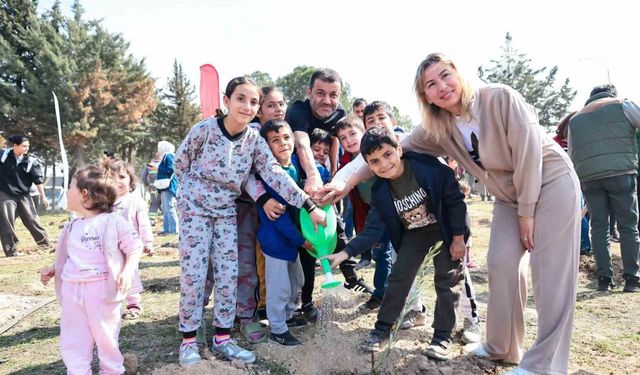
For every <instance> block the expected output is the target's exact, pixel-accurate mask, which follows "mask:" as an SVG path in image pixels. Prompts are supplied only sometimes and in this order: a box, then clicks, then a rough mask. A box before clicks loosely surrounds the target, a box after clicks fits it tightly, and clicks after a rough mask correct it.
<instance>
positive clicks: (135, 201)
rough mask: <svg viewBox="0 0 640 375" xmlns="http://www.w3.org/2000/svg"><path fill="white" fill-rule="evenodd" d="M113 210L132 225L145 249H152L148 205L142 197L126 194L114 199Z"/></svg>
mask: <svg viewBox="0 0 640 375" xmlns="http://www.w3.org/2000/svg"><path fill="white" fill-rule="evenodd" d="M113 211H114V212H117V213H119V214H120V215H122V216H123V217H124V218H125V219H127V221H128V222H129V223H131V225H133V228H134V229H135V230H136V232H137V233H138V237H139V238H140V241H142V245H143V247H144V248H145V249H150V250H153V230H152V229H151V222H150V221H149V213H148V211H149V207H147V203H146V202H145V201H144V200H143V199H142V197H140V196H138V195H135V194H127V195H125V196H123V197H122V198H120V199H118V200H116V203H115V204H114V205H113Z"/></svg>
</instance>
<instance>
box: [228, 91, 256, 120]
mask: <svg viewBox="0 0 640 375" xmlns="http://www.w3.org/2000/svg"><path fill="white" fill-rule="evenodd" d="M223 101H224V105H225V107H227V109H228V110H229V115H228V117H227V118H228V119H230V120H232V121H233V122H234V123H237V124H244V125H246V124H248V123H249V122H251V120H253V118H254V117H256V114H257V113H258V107H259V106H260V93H259V91H258V88H257V87H256V86H254V85H252V84H250V83H244V84H242V85H238V86H237V87H236V88H235V90H234V91H233V93H232V94H231V97H227V96H226V95H225V96H224V97H223Z"/></svg>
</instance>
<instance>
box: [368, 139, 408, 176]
mask: <svg viewBox="0 0 640 375" xmlns="http://www.w3.org/2000/svg"><path fill="white" fill-rule="evenodd" d="M401 157H402V148H400V146H399V145H398V147H397V148H396V147H393V146H391V145H390V144H388V143H383V144H382V146H381V147H380V148H378V149H376V150H373V151H372V152H371V153H370V154H369V155H366V156H365V160H366V161H367V164H368V165H369V168H370V169H371V171H372V172H373V173H374V174H375V175H376V176H378V177H380V178H386V179H389V180H396V179H398V178H399V177H400V176H402V173H404V164H402V159H401Z"/></svg>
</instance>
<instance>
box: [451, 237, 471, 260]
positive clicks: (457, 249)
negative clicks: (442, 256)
mask: <svg viewBox="0 0 640 375" xmlns="http://www.w3.org/2000/svg"><path fill="white" fill-rule="evenodd" d="M466 251H467V246H466V244H465V243H464V236H453V240H452V241H451V246H449V253H451V260H460V259H462V258H464V254H465V253H466Z"/></svg>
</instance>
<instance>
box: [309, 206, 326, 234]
mask: <svg viewBox="0 0 640 375" xmlns="http://www.w3.org/2000/svg"><path fill="white" fill-rule="evenodd" d="M309 217H310V218H311V222H313V229H314V230H315V231H316V232H317V231H318V225H322V226H323V227H326V226H327V215H326V214H325V213H324V211H323V210H321V209H320V208H319V207H318V208H316V209H315V210H313V211H311V212H309Z"/></svg>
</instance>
